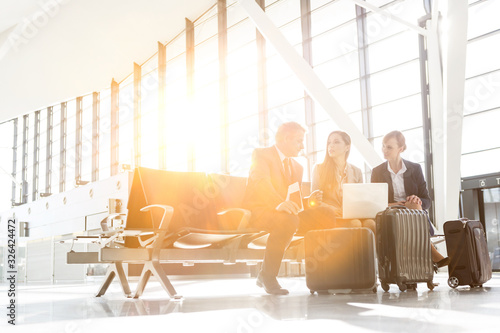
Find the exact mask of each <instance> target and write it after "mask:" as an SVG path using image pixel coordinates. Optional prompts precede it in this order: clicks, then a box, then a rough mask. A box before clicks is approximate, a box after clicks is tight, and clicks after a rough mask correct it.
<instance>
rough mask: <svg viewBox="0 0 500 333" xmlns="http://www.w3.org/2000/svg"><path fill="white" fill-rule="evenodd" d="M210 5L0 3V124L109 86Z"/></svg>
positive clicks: (207, 0)
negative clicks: (159, 43) (186, 20)
mask: <svg viewBox="0 0 500 333" xmlns="http://www.w3.org/2000/svg"><path fill="white" fill-rule="evenodd" d="M214 3H215V0H187V1H178V0H145V1H139V0H106V1H99V0H23V1H15V0H0V122H3V121H6V120H9V119H12V118H14V117H17V116H19V115H22V114H26V113H29V112H32V111H35V110H38V109H41V108H44V107H47V106H50V105H54V104H56V103H58V102H61V101H65V100H68V99H71V98H74V97H77V96H81V95H85V94H88V93H91V92H93V91H99V90H102V89H105V88H107V87H109V86H110V83H111V80H112V79H113V78H114V79H115V80H116V81H118V82H119V81H121V80H122V79H123V78H125V77H126V76H128V75H129V74H130V73H131V72H132V71H133V63H134V62H136V63H138V64H141V63H143V62H144V61H146V60H147V59H148V58H149V57H150V56H151V55H153V54H154V53H155V52H156V51H157V43H156V41H160V42H162V43H165V42H168V41H169V40H171V39H172V38H174V37H175V36H176V35H177V34H179V33H180V32H181V31H182V30H184V27H185V18H188V19H189V20H191V21H193V20H195V19H196V18H198V17H199V16H200V15H202V14H203V13H204V12H205V11H206V10H207V9H209V8H210V7H211V6H212V5H213V4H214Z"/></svg>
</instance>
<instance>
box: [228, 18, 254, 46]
mask: <svg viewBox="0 0 500 333" xmlns="http://www.w3.org/2000/svg"><path fill="white" fill-rule="evenodd" d="M255 38H256V29H255V25H254V24H253V23H252V22H251V21H250V20H245V21H243V22H241V23H238V24H237V25H235V26H234V27H231V28H230V29H228V30H227V51H228V53H230V52H231V51H233V50H236V49H238V48H240V47H242V46H243V45H245V44H248V43H249V42H251V41H253V40H255Z"/></svg>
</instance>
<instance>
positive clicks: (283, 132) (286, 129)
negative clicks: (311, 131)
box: [275, 121, 306, 142]
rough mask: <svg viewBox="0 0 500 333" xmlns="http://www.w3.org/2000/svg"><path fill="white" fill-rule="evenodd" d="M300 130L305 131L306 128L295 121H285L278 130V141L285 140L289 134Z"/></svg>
mask: <svg viewBox="0 0 500 333" xmlns="http://www.w3.org/2000/svg"><path fill="white" fill-rule="evenodd" d="M299 131H301V132H303V133H305V132H306V129H305V128H304V127H302V125H300V124H299V123H297V122H295V121H289V122H286V123H283V124H281V125H280V127H278V130H277V131H276V136H275V139H276V142H283V141H284V140H285V137H286V136H287V135H290V134H295V133H297V132H299Z"/></svg>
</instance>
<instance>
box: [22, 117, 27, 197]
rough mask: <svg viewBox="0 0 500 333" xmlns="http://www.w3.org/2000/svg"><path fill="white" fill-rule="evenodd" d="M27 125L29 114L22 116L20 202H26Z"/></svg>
mask: <svg viewBox="0 0 500 333" xmlns="http://www.w3.org/2000/svg"><path fill="white" fill-rule="evenodd" d="M28 127H29V115H24V116H23V158H22V160H21V163H22V169H21V178H22V195H21V198H22V199H21V203H23V204H25V203H27V202H28V133H29V132H28Z"/></svg>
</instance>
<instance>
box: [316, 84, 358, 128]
mask: <svg viewBox="0 0 500 333" xmlns="http://www.w3.org/2000/svg"><path fill="white" fill-rule="evenodd" d="M330 92H331V93H332V96H333V98H335V99H336V100H337V102H338V103H339V104H340V106H341V107H342V109H343V110H344V112H347V113H351V112H354V111H358V110H360V109H361V96H360V89H359V81H358V80H355V81H351V82H349V83H346V84H343V85H341V86H338V87H335V88H332V89H330ZM315 115H316V122H321V121H323V120H327V119H330V118H331V117H330V115H328V114H327V113H326V111H325V110H324V109H323V108H322V107H321V106H320V105H319V104H317V103H316V104H315Z"/></svg>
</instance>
